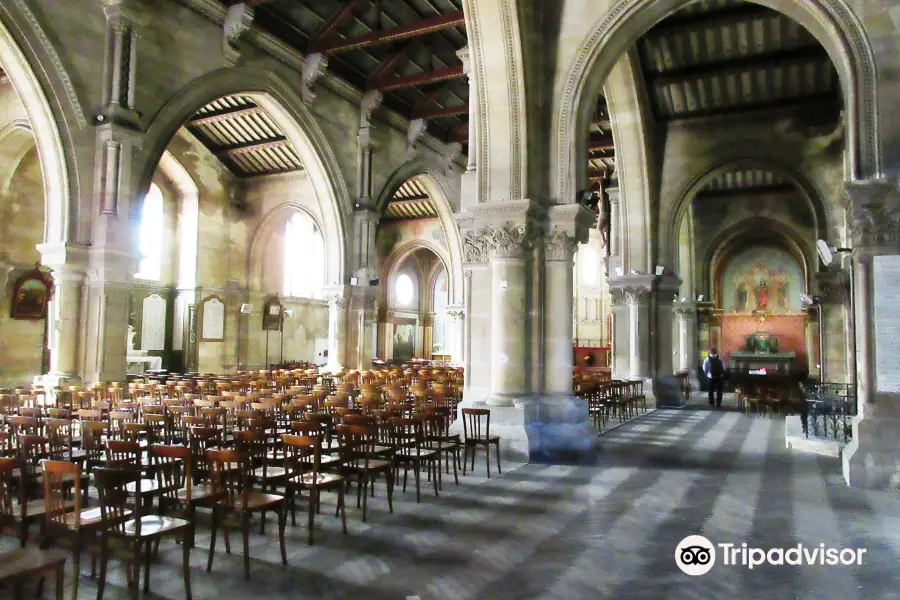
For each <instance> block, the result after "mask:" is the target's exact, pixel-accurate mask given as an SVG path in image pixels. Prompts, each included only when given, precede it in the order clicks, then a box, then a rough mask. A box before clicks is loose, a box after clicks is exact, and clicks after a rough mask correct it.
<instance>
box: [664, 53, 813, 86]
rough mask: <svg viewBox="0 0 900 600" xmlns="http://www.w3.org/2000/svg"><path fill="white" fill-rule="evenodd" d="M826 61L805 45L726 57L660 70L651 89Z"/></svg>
mask: <svg viewBox="0 0 900 600" xmlns="http://www.w3.org/2000/svg"><path fill="white" fill-rule="evenodd" d="M822 60H829V58H828V53H827V52H825V49H824V48H822V47H821V46H819V45H816V46H807V47H805V48H798V49H796V50H789V51H780V52H771V53H767V54H757V55H753V56H744V57H741V58H729V59H727V60H722V61H717V62H713V63H706V64H703V65H693V66H690V67H684V68H681V69H676V70H673V71H664V72H662V73H660V74H659V75H656V76H654V77H653V78H652V83H653V85H654V86H666V85H671V84H677V83H682V82H683V81H686V80H693V79H702V78H705V77H713V76H720V75H739V74H741V73H743V72H746V71H747V70H749V69H753V70H761V69H771V68H776V67H786V66H790V65H795V64H801V65H802V64H806V63H810V62H818V61H822Z"/></svg>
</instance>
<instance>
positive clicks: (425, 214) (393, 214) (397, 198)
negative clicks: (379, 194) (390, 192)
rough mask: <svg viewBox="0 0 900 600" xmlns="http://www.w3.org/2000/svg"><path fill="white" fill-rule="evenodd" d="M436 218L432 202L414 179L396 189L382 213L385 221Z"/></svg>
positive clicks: (426, 192) (419, 183)
mask: <svg viewBox="0 0 900 600" xmlns="http://www.w3.org/2000/svg"><path fill="white" fill-rule="evenodd" d="M437 216H438V214H437V210H436V209H435V207H434V201H433V200H432V199H431V197H430V196H429V195H428V191H427V190H426V189H425V187H424V186H423V185H422V183H421V182H420V181H419V180H418V178H416V177H413V178H411V179H408V180H406V182H405V183H404V184H403V185H401V186H400V187H399V188H398V189H397V191H396V192H395V193H394V197H393V198H391V201H390V202H389V203H388V205H387V209H386V210H385V213H384V217H385V219H387V220H390V221H405V220H413V219H432V218H435V217H437Z"/></svg>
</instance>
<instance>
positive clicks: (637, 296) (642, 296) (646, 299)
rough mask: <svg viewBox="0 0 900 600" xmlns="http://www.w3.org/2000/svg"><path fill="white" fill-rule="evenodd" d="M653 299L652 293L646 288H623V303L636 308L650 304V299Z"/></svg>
mask: <svg viewBox="0 0 900 600" xmlns="http://www.w3.org/2000/svg"><path fill="white" fill-rule="evenodd" d="M652 297H653V291H652V290H651V289H650V288H647V287H627V288H625V301H626V302H627V303H628V304H634V305H638V306H647V305H649V304H650V298H652Z"/></svg>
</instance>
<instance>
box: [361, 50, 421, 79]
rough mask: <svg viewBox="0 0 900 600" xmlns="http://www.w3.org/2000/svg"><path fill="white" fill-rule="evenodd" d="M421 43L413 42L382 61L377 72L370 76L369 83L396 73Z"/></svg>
mask: <svg viewBox="0 0 900 600" xmlns="http://www.w3.org/2000/svg"><path fill="white" fill-rule="evenodd" d="M419 43H420V42H419V40H413V41H411V42H409V43H408V44H406V45H405V46H403V47H402V48H401V49H400V50H398V51H397V52H394V53H393V54H391V55H390V56H388V57H387V58H385V59H384V60H383V61H381V62H380V63H379V64H378V66H377V67H375V70H374V71H372V74H371V75H369V77H368V81H369V83H372V82H373V81H377V80H378V79H381V78H383V77H388V76H390V75H393V74H394V73H396V71H397V67H399V66H400V64H401V63H402V62H403V61H404V60H406V58H407V57H408V56H409V54H410V53H411V52H412V51H413V50H415V49H416V47H418V45H419Z"/></svg>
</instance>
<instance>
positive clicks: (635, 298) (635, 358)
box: [625, 282, 651, 379]
mask: <svg viewBox="0 0 900 600" xmlns="http://www.w3.org/2000/svg"><path fill="white" fill-rule="evenodd" d="M650 297H651V288H650V285H649V284H640V283H638V282H633V285H632V286H631V287H628V288H626V289H625V302H626V304H627V306H628V327H629V331H630V332H631V333H630V335H629V336H628V378H629V379H648V378H649V377H650Z"/></svg>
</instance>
